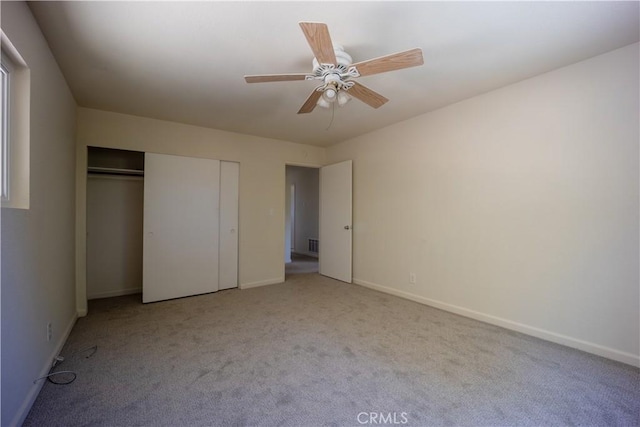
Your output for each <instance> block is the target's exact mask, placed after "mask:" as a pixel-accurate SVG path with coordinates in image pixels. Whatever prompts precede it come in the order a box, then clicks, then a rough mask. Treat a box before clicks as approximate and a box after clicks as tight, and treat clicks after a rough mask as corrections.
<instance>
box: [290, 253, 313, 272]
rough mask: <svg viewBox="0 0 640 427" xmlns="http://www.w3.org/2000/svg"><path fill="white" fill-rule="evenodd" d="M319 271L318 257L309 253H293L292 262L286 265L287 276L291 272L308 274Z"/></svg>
mask: <svg viewBox="0 0 640 427" xmlns="http://www.w3.org/2000/svg"><path fill="white" fill-rule="evenodd" d="M317 272H318V258H314V257H310V256H308V255H301V254H294V253H292V254H291V262H289V263H287V264H285V265H284V273H285V276H286V277H289V275H291V274H306V273H317Z"/></svg>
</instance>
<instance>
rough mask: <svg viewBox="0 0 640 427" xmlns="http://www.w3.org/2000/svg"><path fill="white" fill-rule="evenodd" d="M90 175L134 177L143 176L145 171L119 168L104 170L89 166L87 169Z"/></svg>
mask: <svg viewBox="0 0 640 427" xmlns="http://www.w3.org/2000/svg"><path fill="white" fill-rule="evenodd" d="M87 171H88V172H89V173H101V174H110V175H133V176H143V175H144V171H142V170H138V169H119V168H102V167H97V166H89V167H88V168H87Z"/></svg>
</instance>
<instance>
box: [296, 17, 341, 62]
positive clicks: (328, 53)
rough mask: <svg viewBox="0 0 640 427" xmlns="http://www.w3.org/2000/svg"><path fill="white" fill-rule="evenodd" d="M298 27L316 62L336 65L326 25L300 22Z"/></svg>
mask: <svg viewBox="0 0 640 427" xmlns="http://www.w3.org/2000/svg"><path fill="white" fill-rule="evenodd" d="M300 27H301V28H302V32H303V33H304V36H305V37H306V38H307V42H309V46H311V50H312V51H313V55H314V56H315V57H316V59H317V60H318V62H319V63H320V64H333V65H336V62H337V61H336V54H335V53H334V51H333V43H332V42H331V36H330V35H329V29H328V28H327V24H321V23H318V22H301V23H300Z"/></svg>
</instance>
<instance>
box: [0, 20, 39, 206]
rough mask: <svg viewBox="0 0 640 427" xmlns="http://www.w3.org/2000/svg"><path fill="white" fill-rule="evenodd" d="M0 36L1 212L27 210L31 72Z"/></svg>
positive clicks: (16, 51) (11, 45)
mask: <svg viewBox="0 0 640 427" xmlns="http://www.w3.org/2000/svg"><path fill="white" fill-rule="evenodd" d="M0 36H1V40H0V50H1V60H0V63H1V64H2V76H3V79H2V80H3V81H2V83H3V84H6V86H5V87H4V89H6V92H5V91H4V90H3V92H5V93H6V94H8V96H4V97H3V99H2V100H0V101H1V102H2V104H1V105H0V106H1V107H2V120H3V126H2V146H1V147H0V150H2V152H1V154H2V159H1V160H0V168H1V170H0V179H1V181H2V182H1V183H0V193H1V194H0V201H1V203H2V208H14V209H29V185H30V183H29V181H30V164H29V163H30V160H29V157H30V149H31V147H30V145H31V142H30V136H29V135H30V128H31V126H30V115H31V108H30V103H31V71H30V70H29V67H28V66H27V63H26V62H25V61H24V59H23V58H22V56H20V53H19V52H18V50H17V49H16V48H15V46H14V45H13V44H12V43H11V41H10V40H9V39H8V37H7V36H6V34H5V33H4V31H1V30H0ZM7 77H8V78H7Z"/></svg>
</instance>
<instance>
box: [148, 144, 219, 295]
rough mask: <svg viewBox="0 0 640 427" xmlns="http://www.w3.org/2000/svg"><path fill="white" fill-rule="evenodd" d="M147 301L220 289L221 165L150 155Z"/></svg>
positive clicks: (200, 160)
mask: <svg viewBox="0 0 640 427" xmlns="http://www.w3.org/2000/svg"><path fill="white" fill-rule="evenodd" d="M144 172H145V178H144V239H143V244H144V250H143V273H142V274H143V279H142V301H143V302H153V301H161V300H166V299H171V298H180V297H185V296H190V295H197V294H203V293H208V292H215V291H217V290H218V245H219V236H218V233H219V219H218V216H219V212H218V211H219V197H220V195H219V190H220V161H218V160H211V159H196V158H191V157H180V156H169V155H164V154H153V153H147V154H145V171H144Z"/></svg>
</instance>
